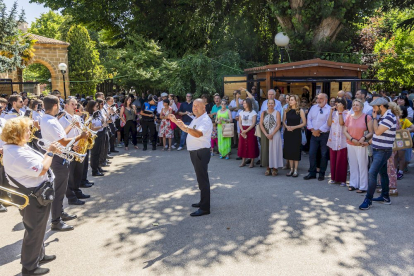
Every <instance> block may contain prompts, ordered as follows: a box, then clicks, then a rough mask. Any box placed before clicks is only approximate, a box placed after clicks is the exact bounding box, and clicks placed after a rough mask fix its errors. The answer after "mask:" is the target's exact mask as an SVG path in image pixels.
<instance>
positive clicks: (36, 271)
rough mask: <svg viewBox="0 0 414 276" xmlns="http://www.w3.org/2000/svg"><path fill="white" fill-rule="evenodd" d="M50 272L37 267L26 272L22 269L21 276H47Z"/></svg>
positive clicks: (47, 269)
mask: <svg viewBox="0 0 414 276" xmlns="http://www.w3.org/2000/svg"><path fill="white" fill-rule="evenodd" d="M49 271H50V269H49V268H43V267H38V268H35V269H33V270H27V269H26V268H24V267H23V268H22V275H23V276H35V275H45V274H48V273H49Z"/></svg>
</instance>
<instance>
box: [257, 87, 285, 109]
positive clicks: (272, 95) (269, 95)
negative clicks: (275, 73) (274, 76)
mask: <svg viewBox="0 0 414 276" xmlns="http://www.w3.org/2000/svg"><path fill="white" fill-rule="evenodd" d="M275 97H276V91H275V90H274V89H270V90H269V91H267V100H265V101H264V102H263V103H262V107H261V108H260V114H262V112H263V111H266V110H267V101H268V100H274V101H275V110H277V111H279V112H280V114H281V115H283V109H282V104H281V103H280V101H279V100H276V99H275Z"/></svg>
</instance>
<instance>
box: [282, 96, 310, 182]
mask: <svg viewBox="0 0 414 276" xmlns="http://www.w3.org/2000/svg"><path fill="white" fill-rule="evenodd" d="M283 125H284V127H285V131H284V135H283V136H284V142H285V144H284V147H283V158H284V159H286V160H289V164H290V172H288V173H287V174H286V176H293V177H298V165H299V161H300V159H301V150H300V148H301V144H302V132H301V129H302V127H304V126H306V116H305V112H304V111H303V110H302V109H300V107H299V97H298V95H291V96H290V98H289V106H288V108H287V109H286V110H285V116H283Z"/></svg>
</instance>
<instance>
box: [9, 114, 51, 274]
mask: <svg viewBox="0 0 414 276" xmlns="http://www.w3.org/2000/svg"><path fill="white" fill-rule="evenodd" d="M31 125H32V120H30V119H29V118H24V117H18V118H14V119H11V120H9V121H7V123H6V124H5V126H4V129H3V132H2V134H1V139H2V140H3V141H4V142H5V143H6V144H5V145H4V147H3V154H4V156H3V162H4V169H5V172H6V174H7V175H8V176H9V183H10V185H11V186H13V187H16V186H18V185H17V184H14V183H15V182H17V183H18V184H19V186H22V187H21V188H19V189H17V188H15V189H16V191H17V192H19V193H24V194H26V195H29V194H30V193H31V192H35V191H36V189H37V188H38V187H39V186H41V185H42V184H43V183H44V182H53V180H54V177H55V176H54V174H53V173H52V172H51V170H50V172H49V173H48V171H49V168H50V165H51V164H52V159H53V155H54V153H55V152H56V151H57V144H56V143H52V144H51V145H50V146H49V148H48V150H47V153H46V154H44V155H43V154H41V153H40V152H37V151H35V150H34V149H32V148H30V147H29V146H28V145H27V141H28V140H29V138H30V127H31ZM23 188H25V190H26V191H25V192H23V191H22V190H23ZM20 200H21V198H20V197H16V196H13V201H14V203H17V204H21V202H20ZM50 207H51V204H50V203H49V204H47V205H46V206H44V205H42V204H41V203H39V201H38V200H37V199H36V198H35V197H33V196H29V205H27V206H26V208H24V209H23V210H20V215H21V216H22V217H23V225H24V227H25V233H24V238H23V243H22V251H21V264H22V275H43V274H46V273H48V272H49V269H48V268H41V267H39V266H40V265H42V264H45V263H47V262H50V261H53V260H54V259H55V258H56V256H54V255H50V256H48V255H45V246H44V243H43V242H44V239H45V233H46V225H47V222H48V219H49V213H50Z"/></svg>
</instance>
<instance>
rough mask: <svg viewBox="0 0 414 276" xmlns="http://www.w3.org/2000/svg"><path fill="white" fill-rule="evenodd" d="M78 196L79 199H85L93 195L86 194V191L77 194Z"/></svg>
mask: <svg viewBox="0 0 414 276" xmlns="http://www.w3.org/2000/svg"><path fill="white" fill-rule="evenodd" d="M76 197H77V198H78V199H85V198H90V197H91V196H90V195H85V194H84V193H81V194H77V195H76Z"/></svg>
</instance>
